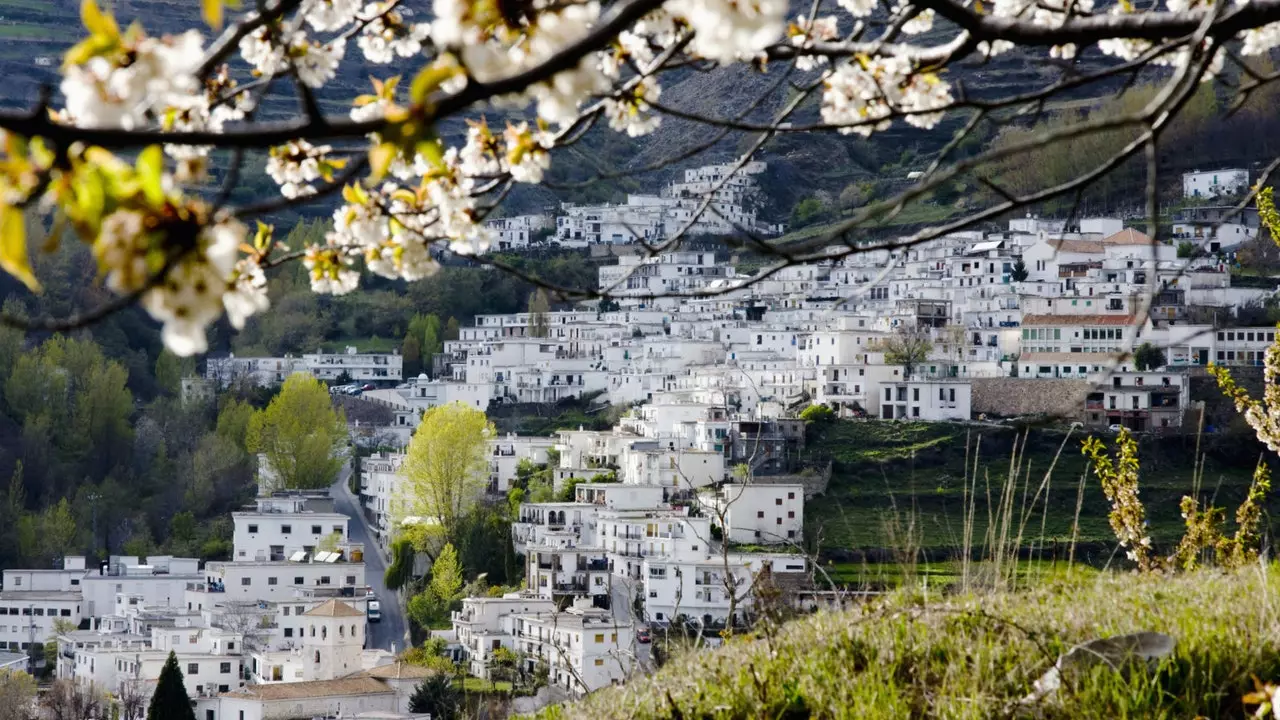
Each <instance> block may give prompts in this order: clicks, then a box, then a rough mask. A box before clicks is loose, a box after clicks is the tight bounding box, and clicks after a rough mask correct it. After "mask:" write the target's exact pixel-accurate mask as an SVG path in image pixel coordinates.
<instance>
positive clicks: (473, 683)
mask: <svg viewBox="0 0 1280 720" xmlns="http://www.w3.org/2000/svg"><path fill="white" fill-rule="evenodd" d="M511 687H512V685H511V683H509V682H503V681H498V682H492V681H489V680H484V679H482V678H478V677H472V676H470V675H468V676H467V678H466V679H465V680H463V681H462V689H463V691H465V692H469V693H491V692H501V693H509V692H511Z"/></svg>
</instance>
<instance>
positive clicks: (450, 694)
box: [409, 674, 461, 720]
mask: <svg viewBox="0 0 1280 720" xmlns="http://www.w3.org/2000/svg"><path fill="white" fill-rule="evenodd" d="M460 699H461V698H460V697H459V695H458V689H457V688H456V687H454V686H453V682H452V680H451V679H450V678H449V676H447V675H444V674H436V675H432V676H430V677H428V678H426V679H425V680H423V681H422V682H420V683H418V687H416V688H414V689H413V695H410V696H409V712H412V713H431V720H453V719H454V718H456V717H458V704H459V703H458V701H459V700H460Z"/></svg>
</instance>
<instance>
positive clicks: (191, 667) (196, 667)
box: [187, 663, 200, 675]
mask: <svg viewBox="0 0 1280 720" xmlns="http://www.w3.org/2000/svg"><path fill="white" fill-rule="evenodd" d="M187 674H188V675H199V674H200V663H187Z"/></svg>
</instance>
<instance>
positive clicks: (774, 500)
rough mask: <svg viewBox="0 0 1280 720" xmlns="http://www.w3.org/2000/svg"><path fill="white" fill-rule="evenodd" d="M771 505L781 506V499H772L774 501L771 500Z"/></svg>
mask: <svg viewBox="0 0 1280 720" xmlns="http://www.w3.org/2000/svg"><path fill="white" fill-rule="evenodd" d="M773 504H774V505H781V504H782V498H774V499H773Z"/></svg>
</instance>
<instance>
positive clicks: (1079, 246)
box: [1049, 239, 1107, 255]
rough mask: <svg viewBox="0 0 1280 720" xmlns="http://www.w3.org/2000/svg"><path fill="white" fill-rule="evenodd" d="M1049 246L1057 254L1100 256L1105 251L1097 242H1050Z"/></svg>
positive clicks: (1070, 240)
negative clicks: (1069, 253)
mask: <svg viewBox="0 0 1280 720" xmlns="http://www.w3.org/2000/svg"><path fill="white" fill-rule="evenodd" d="M1049 246H1050V247H1052V248H1053V249H1054V250H1057V251H1058V252H1071V253H1086V254H1091V255H1101V254H1102V253H1105V252H1106V251H1107V249H1106V248H1105V247H1103V245H1102V243H1101V242H1098V241H1097V240H1073V239H1067V240H1050V241H1049Z"/></svg>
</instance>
